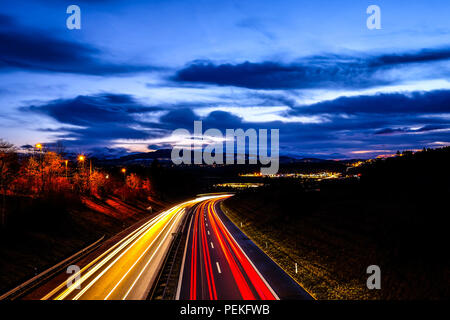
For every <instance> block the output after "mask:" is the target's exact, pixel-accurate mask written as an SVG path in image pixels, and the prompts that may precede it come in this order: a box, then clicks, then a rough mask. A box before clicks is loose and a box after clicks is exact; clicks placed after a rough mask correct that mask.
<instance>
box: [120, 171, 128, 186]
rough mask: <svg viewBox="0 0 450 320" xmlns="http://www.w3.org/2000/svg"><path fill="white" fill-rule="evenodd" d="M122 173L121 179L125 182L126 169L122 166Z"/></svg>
mask: <svg viewBox="0 0 450 320" xmlns="http://www.w3.org/2000/svg"><path fill="white" fill-rule="evenodd" d="M121 171H122V173H123V181H125V183H126V182H127V169H126V168H122V170H121Z"/></svg>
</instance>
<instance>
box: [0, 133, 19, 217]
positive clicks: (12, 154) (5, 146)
mask: <svg viewBox="0 0 450 320" xmlns="http://www.w3.org/2000/svg"><path fill="white" fill-rule="evenodd" d="M17 171H18V160H17V152H16V147H15V146H14V145H13V144H11V143H9V142H6V141H4V140H2V139H0V188H1V190H2V195H3V201H2V212H1V219H0V220H1V221H0V223H1V225H2V226H3V225H5V223H6V192H7V189H8V186H9V184H10V183H11V181H12V180H13V179H14V177H15V175H16V173H17Z"/></svg>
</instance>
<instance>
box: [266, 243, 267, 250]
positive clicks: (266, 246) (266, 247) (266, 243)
mask: <svg viewBox="0 0 450 320" xmlns="http://www.w3.org/2000/svg"><path fill="white" fill-rule="evenodd" d="M266 249H267V241H266Z"/></svg>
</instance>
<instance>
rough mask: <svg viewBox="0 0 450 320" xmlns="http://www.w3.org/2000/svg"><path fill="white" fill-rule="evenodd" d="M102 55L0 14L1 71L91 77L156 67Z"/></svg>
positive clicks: (95, 49)
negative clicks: (134, 63)
mask: <svg viewBox="0 0 450 320" xmlns="http://www.w3.org/2000/svg"><path fill="white" fill-rule="evenodd" d="M101 54H102V52H101V51H100V50H99V49H97V48H95V47H93V46H91V45H88V44H84V43H79V42H72V41H68V40H65V39H61V38H58V37H55V36H54V35H52V34H51V33H49V32H43V31H37V30H35V29H30V28H25V27H22V26H20V25H18V24H16V23H15V22H14V20H13V19H12V18H11V17H9V16H6V15H0V71H8V70H11V69H24V70H30V71H47V72H64V73H79V74H90V75H111V74H125V73H134V72H142V71H152V70H157V69H158V68H156V67H153V66H143V65H133V64H126V63H124V64H115V63H109V62H106V61H104V60H102V58H101Z"/></svg>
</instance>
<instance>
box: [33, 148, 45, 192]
mask: <svg viewBox="0 0 450 320" xmlns="http://www.w3.org/2000/svg"><path fill="white" fill-rule="evenodd" d="M34 147H35V148H36V149H37V150H38V152H39V169H40V171H41V191H42V190H43V189H44V164H43V161H42V144H41V143H36V145H35V146H34Z"/></svg>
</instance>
